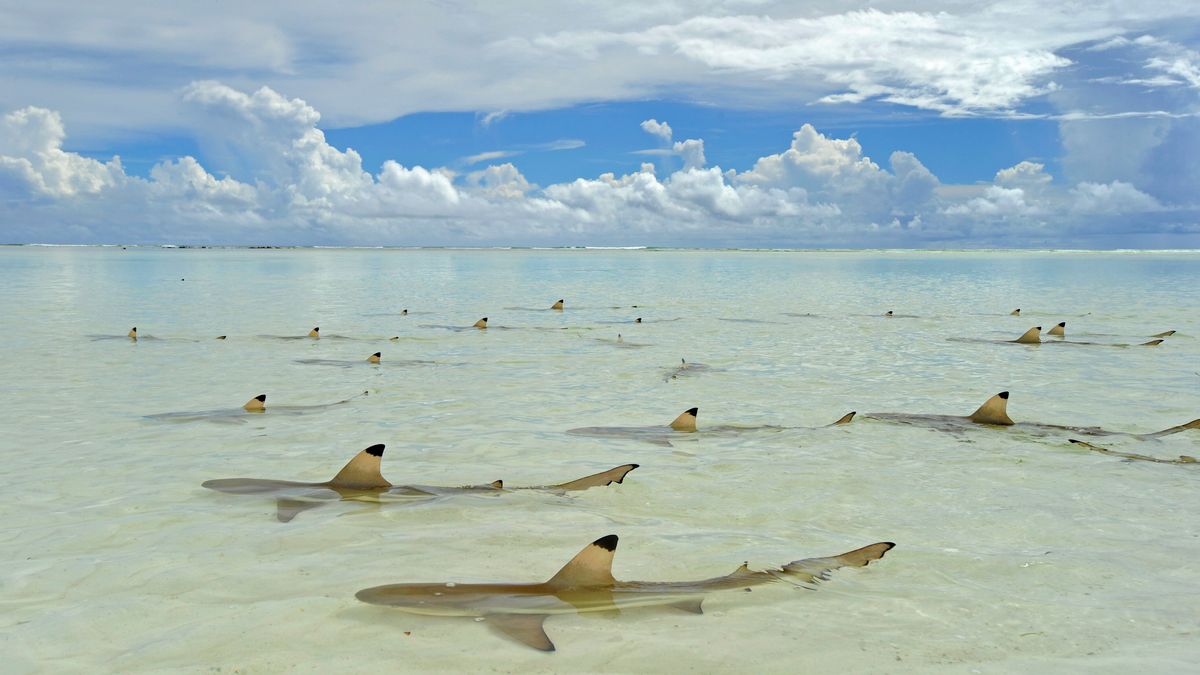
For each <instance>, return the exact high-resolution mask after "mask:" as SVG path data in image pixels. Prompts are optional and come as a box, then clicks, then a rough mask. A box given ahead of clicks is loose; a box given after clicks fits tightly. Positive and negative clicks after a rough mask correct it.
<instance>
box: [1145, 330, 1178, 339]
mask: <svg viewBox="0 0 1200 675" xmlns="http://www.w3.org/2000/svg"><path fill="white" fill-rule="evenodd" d="M1174 334H1175V331H1173V330H1164V331H1163V332H1161V333H1155V334H1154V335H1151V336H1150V337H1152V338H1165V337H1171V336H1172V335H1174Z"/></svg>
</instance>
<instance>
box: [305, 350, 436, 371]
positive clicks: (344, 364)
mask: <svg viewBox="0 0 1200 675" xmlns="http://www.w3.org/2000/svg"><path fill="white" fill-rule="evenodd" d="M294 362H295V363H300V364H303V365H306V366H334V367H337V368H354V367H357V366H364V365H367V366H370V365H375V366H378V365H380V364H382V363H383V352H375V353H374V354H371V355H370V356H368V357H367V358H365V359H363V360H361V361H347V360H343V359H295V361H294ZM388 363H389V364H395V365H400V366H417V365H429V364H432V363H433V361H420V360H407V361H388Z"/></svg>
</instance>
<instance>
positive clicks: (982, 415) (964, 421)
mask: <svg viewBox="0 0 1200 675" xmlns="http://www.w3.org/2000/svg"><path fill="white" fill-rule="evenodd" d="M852 414H853V413H852ZM863 417H864V418H866V419H875V420H882V421H885V422H897V423H899V424H910V425H914V426H922V427H929V428H931V429H935V430H937V431H946V432H950V433H962V432H964V431H966V430H968V429H971V428H975V427H983V428H987V427H1012V428H1013V429H1016V430H1019V431H1022V432H1026V433H1030V434H1032V435H1035V436H1043V437H1044V436H1050V435H1056V434H1060V433H1062V432H1064V431H1066V432H1073V433H1076V434H1081V435H1085V436H1129V437H1132V438H1138V439H1143V440H1145V439H1152V438H1160V437H1162V436H1170V435H1171V434H1177V433H1179V432H1181V431H1188V430H1190V429H1200V419H1194V420H1192V421H1191V422H1187V423H1185V424H1180V425H1176V426H1173V427H1168V428H1166V429H1163V430H1161V431H1156V432H1154V433H1149V434H1135V433H1128V432H1124V431H1109V430H1107V429H1103V428H1101V427H1078V426H1069V425H1062V424H1042V423H1038V422H1014V421H1013V420H1012V418H1010V417H1009V416H1008V392H1007V391H1002V392H1000V393H999V394H996V395H995V396H993V397H991V398H989V399H988V400H986V401H984V403H983V405H981V406H979V408H978V409H977V410H976V411H975V412H973V413H971V414H970V415H964V416H959V415H920V414H917V415H914V414H909V413H887V412H884V413H866V414H864V415H863Z"/></svg>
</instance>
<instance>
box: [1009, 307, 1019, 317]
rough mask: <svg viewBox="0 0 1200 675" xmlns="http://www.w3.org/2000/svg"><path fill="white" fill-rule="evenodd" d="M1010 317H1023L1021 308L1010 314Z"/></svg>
mask: <svg viewBox="0 0 1200 675" xmlns="http://www.w3.org/2000/svg"><path fill="white" fill-rule="evenodd" d="M1008 315H1009V316H1021V308H1020V307H1018V308H1016V309H1014V310H1013V311H1011V312H1009V313H1008Z"/></svg>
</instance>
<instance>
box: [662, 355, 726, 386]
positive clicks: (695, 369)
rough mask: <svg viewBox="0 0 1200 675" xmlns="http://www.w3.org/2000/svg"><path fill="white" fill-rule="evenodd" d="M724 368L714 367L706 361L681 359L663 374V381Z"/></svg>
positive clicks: (718, 370)
mask: <svg viewBox="0 0 1200 675" xmlns="http://www.w3.org/2000/svg"><path fill="white" fill-rule="evenodd" d="M723 370H724V368H714V367H712V366H710V365H708V364H706V363H695V362H692V363H688V362H687V359H679V365H678V366H675V367H674V368H667V369H666V370H665V371H664V374H663V382H670V381H671V380H678V379H679V378H681V377H686V376H690V375H700V374H702V373H715V372H722V371H723Z"/></svg>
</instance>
